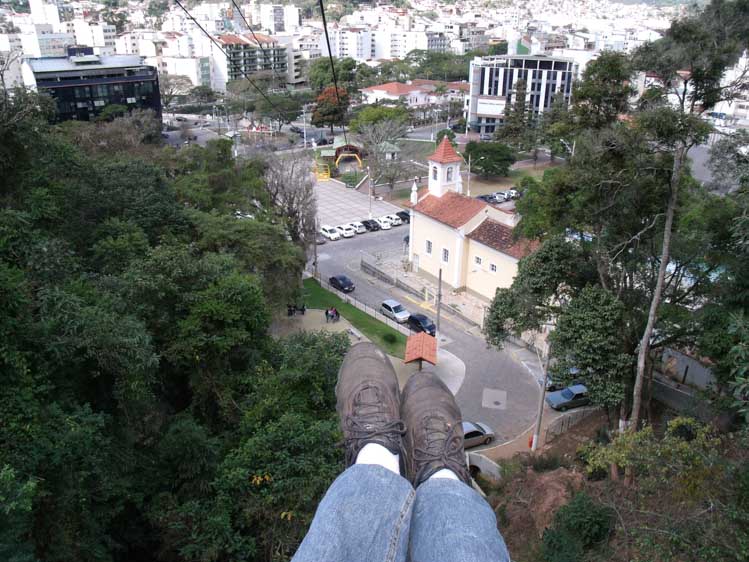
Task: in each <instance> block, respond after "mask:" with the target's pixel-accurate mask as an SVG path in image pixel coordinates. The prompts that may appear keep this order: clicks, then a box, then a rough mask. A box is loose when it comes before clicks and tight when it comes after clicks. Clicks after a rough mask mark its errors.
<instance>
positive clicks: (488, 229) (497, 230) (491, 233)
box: [468, 219, 540, 259]
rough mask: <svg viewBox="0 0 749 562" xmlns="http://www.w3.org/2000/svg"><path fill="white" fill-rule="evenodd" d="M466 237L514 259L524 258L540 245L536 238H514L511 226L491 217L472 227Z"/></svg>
mask: <svg viewBox="0 0 749 562" xmlns="http://www.w3.org/2000/svg"><path fill="white" fill-rule="evenodd" d="M468 238H470V239H471V240H475V241H476V242H480V243H481V244H483V245H484V246H489V247H490V248H492V249H494V250H497V251H498V252H502V253H503V254H507V255H508V256H512V257H513V258H515V259H521V258H524V257H525V256H527V255H529V254H531V253H533V252H534V251H535V250H536V249H537V248H538V247H539V246H540V243H539V242H538V241H537V240H527V239H525V238H521V239H520V240H515V239H514V238H513V236H512V229H511V228H509V227H508V226H505V225H503V224H501V223H498V222H497V221H493V220H491V219H486V220H485V221H484V222H482V223H481V224H480V225H478V226H477V227H476V228H474V229H473V230H472V231H471V232H470V233H469V234H468Z"/></svg>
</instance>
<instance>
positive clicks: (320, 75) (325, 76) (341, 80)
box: [307, 57, 359, 92]
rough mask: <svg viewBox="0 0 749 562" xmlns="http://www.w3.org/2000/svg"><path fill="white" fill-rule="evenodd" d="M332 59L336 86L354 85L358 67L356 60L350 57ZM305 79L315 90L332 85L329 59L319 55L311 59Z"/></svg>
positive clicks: (320, 90)
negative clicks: (336, 81)
mask: <svg viewBox="0 0 749 562" xmlns="http://www.w3.org/2000/svg"><path fill="white" fill-rule="evenodd" d="M334 61H335V72H336V78H337V79H338V86H339V87H341V88H345V87H346V86H350V87H355V84H356V80H357V77H356V74H357V69H358V68H359V66H358V65H357V63H356V61H355V60H354V59H352V58H350V57H344V58H341V59H334ZM307 81H308V82H309V85H310V86H311V87H312V89H313V90H314V91H315V92H322V91H323V90H325V89H326V88H328V87H330V86H333V70H332V68H331V67H330V60H329V59H328V58H326V57H321V58H319V59H315V60H314V61H312V63H311V64H310V66H309V73H308V77H307Z"/></svg>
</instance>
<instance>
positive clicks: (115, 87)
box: [23, 47, 161, 121]
mask: <svg viewBox="0 0 749 562" xmlns="http://www.w3.org/2000/svg"><path fill="white" fill-rule="evenodd" d="M23 79H24V83H25V85H26V86H27V87H30V88H34V89H36V90H38V91H40V92H46V93H48V94H49V95H50V96H52V98H53V99H54V100H55V105H56V106H57V119H58V120H59V121H67V120H69V119H79V120H82V121H90V120H92V119H93V118H94V117H96V115H98V114H99V113H101V112H102V110H103V109H104V108H105V107H106V106H107V105H111V104H117V105H123V106H125V107H127V108H128V109H136V108H137V109H152V110H154V111H155V112H156V114H157V115H158V117H159V119H160V118H161V96H160V94H159V78H158V74H157V72H156V69H155V68H154V67H152V66H148V65H146V64H143V62H142V59H141V57H139V56H135V55H95V54H94V53H93V48H92V47H70V48H68V56H66V57H47V58H32V59H28V60H26V61H25V62H24V65H23Z"/></svg>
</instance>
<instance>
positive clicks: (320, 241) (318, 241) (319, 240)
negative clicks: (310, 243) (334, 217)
mask: <svg viewBox="0 0 749 562" xmlns="http://www.w3.org/2000/svg"><path fill="white" fill-rule="evenodd" d="M325 242H327V240H326V239H325V237H324V236H323V235H322V234H318V235H317V236H315V244H317V245H318V246H322V245H323V244H325Z"/></svg>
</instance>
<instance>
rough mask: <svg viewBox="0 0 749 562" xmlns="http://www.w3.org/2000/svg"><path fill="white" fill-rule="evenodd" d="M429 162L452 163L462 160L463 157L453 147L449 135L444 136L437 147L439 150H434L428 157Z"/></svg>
mask: <svg viewBox="0 0 749 562" xmlns="http://www.w3.org/2000/svg"><path fill="white" fill-rule="evenodd" d="M427 160H428V161H429V162H439V163H440V164H450V163H451V162H462V161H463V159H462V158H461V157H460V155H459V154H458V153H457V152H455V148H453V145H452V143H451V142H450V139H448V138H447V135H445V136H444V137H442V142H441V143H440V145H439V146H438V147H437V150H435V151H434V153H433V154H432V155H431V156H429V158H427Z"/></svg>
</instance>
